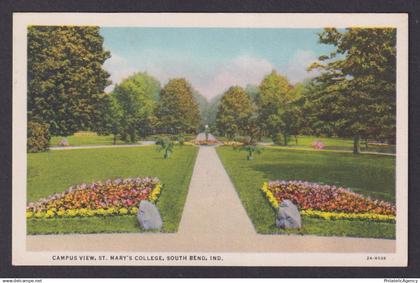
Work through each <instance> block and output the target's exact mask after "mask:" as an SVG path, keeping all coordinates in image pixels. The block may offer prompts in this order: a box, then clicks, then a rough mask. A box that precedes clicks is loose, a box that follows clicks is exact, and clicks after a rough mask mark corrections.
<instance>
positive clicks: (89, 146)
mask: <svg viewBox="0 0 420 283" xmlns="http://www.w3.org/2000/svg"><path fill="white" fill-rule="evenodd" d="M153 144H155V142H154V141H142V142H141V143H138V144H109V145H78V146H51V147H50V149H51V150H71V149H89V148H110V147H138V146H147V145H153Z"/></svg>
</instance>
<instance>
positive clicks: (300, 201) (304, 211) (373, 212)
mask: <svg viewBox="0 0 420 283" xmlns="http://www.w3.org/2000/svg"><path fill="white" fill-rule="evenodd" d="M261 191H262V192H263V193H264V195H265V197H266V198H267V199H268V201H269V202H270V205H271V206H272V207H273V208H274V209H277V208H278V206H279V204H280V203H281V202H282V201H283V200H285V199H288V200H291V201H292V202H293V203H294V204H296V205H297V206H298V208H299V210H300V212H301V215H305V216H309V217H317V218H323V219H360V220H371V221H388V222H393V221H395V212H396V209H395V206H394V205H393V204H391V203H388V202H385V201H379V200H372V199H370V198H366V197H364V196H362V195H360V194H357V193H354V192H352V191H350V190H349V189H345V188H341V187H336V186H331V185H323V184H317V183H309V182H304V181H270V182H266V183H264V184H263V186H262V187H261Z"/></svg>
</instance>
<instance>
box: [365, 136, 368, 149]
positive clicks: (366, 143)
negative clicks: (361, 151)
mask: <svg viewBox="0 0 420 283" xmlns="http://www.w3.org/2000/svg"><path fill="white" fill-rule="evenodd" d="M368 146H369V145H368V139H367V138H366V139H365V149H368Z"/></svg>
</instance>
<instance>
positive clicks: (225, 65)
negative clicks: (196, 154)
mask: <svg viewBox="0 0 420 283" xmlns="http://www.w3.org/2000/svg"><path fill="white" fill-rule="evenodd" d="M314 61H316V56H315V54H314V53H313V52H311V51H308V50H297V51H296V52H295V54H294V56H293V57H292V58H290V60H289V62H288V63H287V65H286V67H285V68H284V69H278V68H276V67H275V66H274V65H273V64H272V63H271V62H269V61H268V60H267V59H264V58H262V57H256V56H252V55H239V56H237V57H234V58H232V59H230V60H227V61H226V60H218V61H213V60H209V61H208V63H207V65H206V66H203V64H204V63H203V61H201V60H200V62H197V61H194V59H193V57H189V56H185V55H183V56H181V55H180V54H173V53H170V52H169V53H168V52H167V51H165V50H143V51H142V52H141V53H139V54H138V55H137V56H136V60H134V61H128V60H126V59H125V58H123V57H122V56H119V55H118V54H115V53H114V54H113V55H112V57H111V58H110V59H108V60H107V61H106V62H105V64H104V68H105V69H106V70H107V71H108V72H109V73H110V74H111V80H112V82H113V85H111V86H109V87H108V88H107V89H106V91H111V90H112V89H113V87H114V85H115V84H116V83H119V82H121V80H123V79H124V78H126V77H128V76H129V75H131V74H133V73H134V72H139V71H140V72H147V73H148V74H150V75H152V76H154V77H155V78H157V79H158V80H159V81H160V82H161V84H162V85H164V84H166V83H167V82H168V80H169V79H171V78H177V77H184V78H186V79H187V80H188V81H189V82H190V83H191V84H192V86H193V87H194V88H195V89H197V90H198V91H199V92H200V93H201V94H203V95H204V96H205V97H206V98H208V99H211V98H212V97H214V96H216V95H219V94H221V93H223V92H224V91H225V90H227V89H228V88H229V87H231V86H234V85H236V86H241V87H245V86H246V85H247V84H256V85H258V84H259V83H260V82H261V80H262V79H263V78H264V76H266V75H267V74H269V73H270V72H271V71H272V70H273V69H277V70H278V71H279V72H280V73H281V74H284V75H286V76H287V78H288V79H289V80H290V81H291V82H292V83H296V82H299V81H302V80H304V79H306V78H309V77H313V76H314V75H316V72H314V71H312V72H310V73H308V72H307V71H306V68H307V67H308V66H309V65H310V64H311V63H312V62H314ZM204 62H205V60H204Z"/></svg>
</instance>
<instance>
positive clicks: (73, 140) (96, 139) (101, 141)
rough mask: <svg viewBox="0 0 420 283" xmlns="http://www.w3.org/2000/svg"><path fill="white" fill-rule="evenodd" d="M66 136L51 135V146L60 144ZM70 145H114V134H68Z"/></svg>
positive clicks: (119, 142)
mask: <svg viewBox="0 0 420 283" xmlns="http://www.w3.org/2000/svg"><path fill="white" fill-rule="evenodd" d="M63 138H64V137H57V136H56V137H51V141H50V146H58V143H59V142H60V141H61V140H62V139H63ZM66 139H67V141H68V142H69V145H70V146H79V145H112V144H113V142H114V136H113V135H108V136H68V137H66ZM117 144H124V142H123V141H121V140H119V139H118V140H117Z"/></svg>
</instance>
